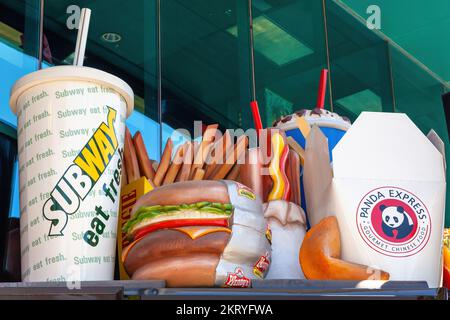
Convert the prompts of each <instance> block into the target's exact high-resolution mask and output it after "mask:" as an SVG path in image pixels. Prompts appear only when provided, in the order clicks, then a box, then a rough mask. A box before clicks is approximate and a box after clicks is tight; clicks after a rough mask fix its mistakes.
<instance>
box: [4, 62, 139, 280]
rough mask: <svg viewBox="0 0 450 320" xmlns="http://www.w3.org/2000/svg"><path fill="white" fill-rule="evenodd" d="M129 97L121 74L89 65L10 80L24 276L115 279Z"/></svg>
mask: <svg viewBox="0 0 450 320" xmlns="http://www.w3.org/2000/svg"><path fill="white" fill-rule="evenodd" d="M133 98H134V96H133V91H132V89H131V88H130V87H129V86H128V85H127V84H126V83H125V82H124V81H122V80H121V79H119V78H117V77H115V76H113V75H111V74H109V73H106V72H103V71H100V70H97V69H93V68H88V67H76V66H58V67H52V68H48V69H44V70H40V71H37V72H33V73H31V74H28V75H26V76H24V77H23V78H21V79H19V80H18V81H17V82H16V83H15V85H14V87H13V88H12V91H11V98H10V106H11V109H12V110H13V112H15V113H16V114H17V119H18V123H17V135H18V150H19V151H18V152H19V175H20V212H21V217H20V228H21V230H20V234H21V258H22V280H23V281H80V280H81V281H87V280H112V279H113V275H114V261H115V248H116V230H117V221H118V220H117V213H118V208H119V196H120V194H119V193H120V178H121V170H123V169H124V167H123V162H122V159H123V141H124V133H125V119H126V118H127V117H128V116H129V115H130V113H131V112H132V110H133Z"/></svg>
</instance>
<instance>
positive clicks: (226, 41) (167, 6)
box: [161, 0, 252, 135]
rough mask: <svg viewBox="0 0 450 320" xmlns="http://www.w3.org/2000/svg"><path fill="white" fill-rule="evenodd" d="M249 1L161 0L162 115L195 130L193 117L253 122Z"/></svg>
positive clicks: (225, 124) (226, 123)
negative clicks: (251, 111)
mask: <svg viewBox="0 0 450 320" xmlns="http://www.w3.org/2000/svg"><path fill="white" fill-rule="evenodd" d="M248 35H249V19H248V3H247V1H240V0H232V1H230V0H215V1H201V0H197V1H192V0H164V1H161V50H162V66H161V68H162V99H163V101H162V102H163V110H162V119H163V121H164V122H165V123H167V124H168V125H170V126H171V127H173V128H184V129H187V130H189V131H190V132H191V135H193V123H194V120H201V121H202V122H203V123H204V124H210V123H219V124H220V125H221V126H222V128H237V127H239V128H241V127H248V126H250V125H252V119H251V115H250V111H249V103H250V101H251V96H250V79H251V78H250V72H249V57H250V47H249V45H250V44H249V37H248Z"/></svg>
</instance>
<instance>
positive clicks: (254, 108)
mask: <svg viewBox="0 0 450 320" xmlns="http://www.w3.org/2000/svg"><path fill="white" fill-rule="evenodd" d="M250 108H251V109H252V115H253V121H254V122H255V129H256V130H257V132H258V133H259V132H261V130H262V128H263V127H262V122H261V115H260V114H259V107H258V102H257V101H251V102H250Z"/></svg>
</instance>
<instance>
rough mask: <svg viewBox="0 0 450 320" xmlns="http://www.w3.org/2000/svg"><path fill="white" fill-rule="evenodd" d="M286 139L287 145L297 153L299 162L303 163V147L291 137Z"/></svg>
mask: <svg viewBox="0 0 450 320" xmlns="http://www.w3.org/2000/svg"><path fill="white" fill-rule="evenodd" d="M286 140H287V143H288V145H289V147H290V148H291V149H292V150H294V151H295V152H296V153H297V154H298V156H299V157H300V163H301V164H302V165H303V164H304V163H305V149H303V148H302V147H301V146H300V145H299V144H298V143H297V141H295V140H294V138H292V137H287V138H286Z"/></svg>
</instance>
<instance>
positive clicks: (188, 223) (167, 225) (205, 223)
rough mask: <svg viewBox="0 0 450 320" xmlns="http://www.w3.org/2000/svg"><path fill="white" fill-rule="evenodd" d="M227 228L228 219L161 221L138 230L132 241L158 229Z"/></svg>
mask: <svg viewBox="0 0 450 320" xmlns="http://www.w3.org/2000/svg"><path fill="white" fill-rule="evenodd" d="M196 226H198V227H225V228H228V227H229V223H228V219H178V220H169V221H161V222H157V223H153V224H150V225H148V226H145V227H142V228H140V229H139V230H138V231H137V232H136V234H135V235H134V240H137V239H140V238H142V237H143V236H145V235H147V234H149V233H150V232H153V231H156V230H159V229H173V228H180V227H196Z"/></svg>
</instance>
